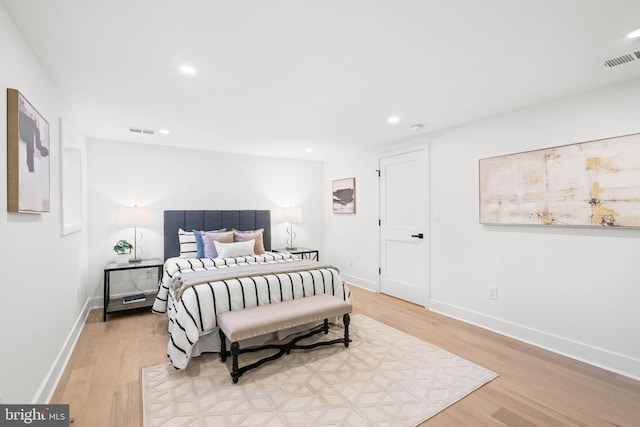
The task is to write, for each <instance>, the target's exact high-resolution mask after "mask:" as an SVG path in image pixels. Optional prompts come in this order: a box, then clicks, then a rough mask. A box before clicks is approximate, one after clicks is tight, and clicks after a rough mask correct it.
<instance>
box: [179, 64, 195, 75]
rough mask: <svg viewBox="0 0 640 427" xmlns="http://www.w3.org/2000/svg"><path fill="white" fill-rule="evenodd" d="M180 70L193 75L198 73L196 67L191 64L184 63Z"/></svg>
mask: <svg viewBox="0 0 640 427" xmlns="http://www.w3.org/2000/svg"><path fill="white" fill-rule="evenodd" d="M180 72H181V73H182V74H185V75H187V76H193V75H194V74H195V73H196V69H195V68H193V67H192V66H191V65H186V64H184V65H181V66H180Z"/></svg>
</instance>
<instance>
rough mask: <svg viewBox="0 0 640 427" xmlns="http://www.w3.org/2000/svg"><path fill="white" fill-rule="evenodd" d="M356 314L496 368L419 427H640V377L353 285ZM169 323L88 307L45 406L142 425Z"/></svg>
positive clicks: (88, 419) (144, 314) (77, 422)
mask: <svg viewBox="0 0 640 427" xmlns="http://www.w3.org/2000/svg"><path fill="white" fill-rule="evenodd" d="M351 290H352V293H353V303H354V313H363V314H365V315H367V316H369V317H371V318H374V319H376V320H378V321H381V322H383V323H386V324H387V325H390V326H392V327H394V328H396V329H399V330H402V331H404V332H406V333H408V334H411V335H413V336H415V337H418V338H420V339H422V340H424V341H428V342H430V343H431V344H435V345H437V346H440V347H441V348H443V349H445V350H447V351H450V352H452V353H455V354H457V355H458V356H461V357H464V358H466V359H468V360H471V361H472V362H475V363H477V364H479V365H482V366H484V367H486V368H488V369H491V370H493V371H494V372H497V373H498V374H499V375H500V377H498V378H497V379H495V380H493V381H492V382H490V383H489V384H487V385H485V386H483V387H482V388H480V389H479V390H477V391H475V392H474V393H472V394H470V395H469V396H467V397H465V398H464V399H462V400H461V401H459V402H458V403H456V404H454V405H453V406H451V407H449V408H447V409H445V410H444V411H442V412H441V413H439V414H437V415H436V416H434V417H433V418H431V419H429V420H427V421H426V422H425V423H423V424H422V425H424V426H456V427H457V426H474V427H475V426H479V427H480V426H516V427H528V426H583V427H587V426H588V427H595V426H640V382H638V381H634V380H632V379H630V378H627V377H623V376H621V375H617V374H614V373H611V372H608V371H605V370H602V369H599V368H596V367H593V366H590V365H587V364H584V363H581V362H577V361H575V360H572V359H569V358H566V357H563V356H560V355H557V354H555V353H551V352H548V351H545V350H541V349H539V348H536V347H533V346H531V345H528V344H525V343H522V342H519V341H516V340H514V339H511V338H508V337H504V336H502V335H498V334H495V333H493V332H489V331H486V330H484V329H481V328H477V327H475V326H472V325H468V324H466V323H463V322H460V321H457V320H455V319H450V318H448V317H445V316H442V315H439V314H436V313H432V312H429V311H427V310H425V309H424V308H422V307H419V306H416V305H414V304H410V303H407V302H404V301H400V300H397V299H395V298H392V297H389V296H386V295H380V294H375V293H372V292H369V291H366V290H363V289H359V288H357V287H354V286H352V287H351ZM166 331H167V320H166V317H165V316H164V315H162V316H160V315H155V314H151V313H150V312H148V310H143V311H135V312H122V313H115V314H110V315H109V318H108V321H107V322H106V323H103V322H102V310H93V311H92V312H91V314H90V315H89V319H88V320H87V324H86V325H85V327H84V329H83V331H82V334H81V336H80V338H79V340H78V344H77V346H76V348H75V350H74V352H73V355H72V356H71V359H70V361H69V364H68V365H67V368H66V370H65V372H64V374H63V376H62V378H61V380H60V383H59V384H58V387H57V389H56V391H55V394H54V396H53V399H52V401H51V403H68V404H70V412H71V417H72V418H74V423H73V424H72V426H75V427H78V426H80V427H84V426H87V427H101V426H113V427H127V426H136V427H137V426H142V396H141V393H142V392H141V385H140V371H141V368H143V367H146V366H152V365H157V364H159V363H164V362H166V361H167V358H166V347H167V339H168V338H167V333H166Z"/></svg>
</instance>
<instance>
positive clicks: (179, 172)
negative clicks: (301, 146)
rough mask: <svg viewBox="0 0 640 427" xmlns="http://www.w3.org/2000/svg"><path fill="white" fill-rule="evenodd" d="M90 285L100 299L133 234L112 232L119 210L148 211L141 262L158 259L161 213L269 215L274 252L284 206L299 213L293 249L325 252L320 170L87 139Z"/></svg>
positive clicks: (306, 164) (316, 165) (282, 231)
mask: <svg viewBox="0 0 640 427" xmlns="http://www.w3.org/2000/svg"><path fill="white" fill-rule="evenodd" d="M87 145H88V149H87V158H88V200H89V202H88V205H89V208H88V209H89V218H88V226H89V230H90V233H89V245H90V248H91V251H90V256H89V272H90V278H89V283H90V286H91V288H92V294H93V295H94V296H100V295H102V271H103V268H104V264H105V263H106V262H107V261H109V260H113V259H114V257H115V255H114V252H113V250H112V248H113V245H114V244H115V243H116V241H117V240H119V239H127V240H129V241H132V240H133V229H132V228H130V229H123V228H120V227H118V212H119V209H120V207H122V206H133V205H134V204H137V205H139V206H148V207H150V208H151V209H152V222H153V225H152V226H151V227H148V228H146V227H145V228H144V229H139V231H142V233H143V235H144V238H143V240H142V241H141V242H139V243H140V246H141V247H142V249H143V251H144V252H143V258H162V257H163V248H164V247H163V238H162V226H163V211H164V210H167V209H269V210H271V222H272V245H273V246H272V247H273V248H279V247H280V248H281V247H284V246H285V242H286V238H287V233H286V225H287V224H283V223H281V222H280V209H281V208H282V207H283V206H297V207H301V208H302V223H301V224H296V225H294V228H295V232H296V234H297V236H298V237H297V240H296V242H297V245H299V246H307V247H312V248H317V249H319V250H320V251H321V255H322V250H323V237H322V236H323V230H324V224H323V217H322V209H323V204H322V200H323V198H322V192H323V180H322V176H323V165H322V163H320V162H315V161H300V160H286V159H276V158H269V157H258V156H247V155H239V154H229V153H219V152H211V151H200V150H191V149H189V150H184V149H179V148H171V147H164V146H159V145H150V144H134V143H124V142H117V141H105V140H97V139H89V142H88V144H87Z"/></svg>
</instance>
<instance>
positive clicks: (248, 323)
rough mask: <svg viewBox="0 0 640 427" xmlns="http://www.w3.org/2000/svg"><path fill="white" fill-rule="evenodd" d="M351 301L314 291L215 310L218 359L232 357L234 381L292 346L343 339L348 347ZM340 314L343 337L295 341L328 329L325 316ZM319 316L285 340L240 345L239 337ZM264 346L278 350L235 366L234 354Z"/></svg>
mask: <svg viewBox="0 0 640 427" xmlns="http://www.w3.org/2000/svg"><path fill="white" fill-rule="evenodd" d="M351 310H352V307H351V304H350V303H348V302H347V301H343V300H341V299H340V298H337V297H335V296H333V295H326V294H322V295H314V296H311V297H306V298H299V299H294V300H290V301H284V302H279V303H275V304H267V305H261V306H258V307H251V308H247V309H245V310H238V311H228V312H225V313H221V314H218V318H217V320H218V327H219V328H220V341H221V349H220V359H221V360H222V362H223V363H224V362H226V361H227V356H229V355H231V356H232V358H233V362H232V371H231V378H232V379H233V382H234V383H237V382H238V378H240V376H241V375H242V374H243V373H244V372H246V371H248V370H249V369H253V368H257V367H258V366H260V365H262V364H263V363H265V362H268V361H269V360H274V359H277V358H279V357H281V356H282V355H284V354H289V352H290V351H291V350H294V349H308V348H313V347H318V346H321V345H331V344H338V343H344V346H345V347H349V342H350V341H351V340H350V339H349V320H350V318H349V313H351ZM338 316H342V319H343V323H344V338H340V339H335V340H330V341H321V342H316V343H313V344H308V345H299V344H298V342H299V341H301V340H303V339H305V338H308V337H310V336H312V335H315V334H318V333H321V332H324V333H325V334H327V333H329V319H331V318H334V317H338ZM321 320H323V321H324V323H323V325H321V326H319V327H317V328H315V329H313V330H311V331H310V332H308V333H306V334H304V335H301V336H297V337H296V338H294V339H293V340H291V341H290V342H288V343H285V344H266V345H262V346H258V347H250V348H243V349H240V345H239V344H238V342H239V341H242V340H245V339H248V338H253V337H257V336H261V335H265V334H269V333H272V332H277V331H281V330H283V329H287V328H293V327H295V326H300V325H306V324H308V323H314V322H319V321H321ZM227 339H228V340H229V342H231V352H230V353H229V352H228V351H227ZM264 349H278V350H279V352H278V353H276V354H274V355H272V356H268V357H265V358H263V359H260V360H259V361H257V362H255V363H252V364H250V365H247V366H243V367H238V355H239V354H241V353H248V352H255V351H260V350H264Z"/></svg>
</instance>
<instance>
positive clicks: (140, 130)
mask: <svg viewBox="0 0 640 427" xmlns="http://www.w3.org/2000/svg"><path fill="white" fill-rule="evenodd" d="M129 132H133V133H142V134H145V135H153V134H155V133H156V131H154V130H151V129H142V128H129Z"/></svg>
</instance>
